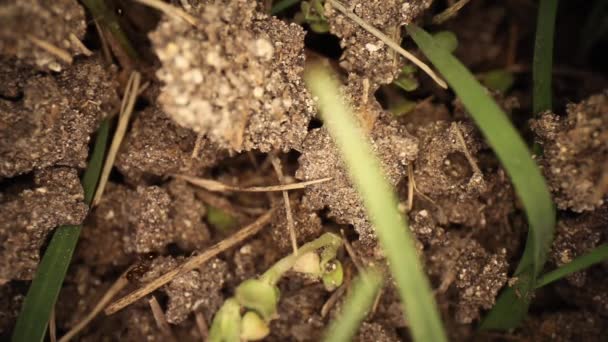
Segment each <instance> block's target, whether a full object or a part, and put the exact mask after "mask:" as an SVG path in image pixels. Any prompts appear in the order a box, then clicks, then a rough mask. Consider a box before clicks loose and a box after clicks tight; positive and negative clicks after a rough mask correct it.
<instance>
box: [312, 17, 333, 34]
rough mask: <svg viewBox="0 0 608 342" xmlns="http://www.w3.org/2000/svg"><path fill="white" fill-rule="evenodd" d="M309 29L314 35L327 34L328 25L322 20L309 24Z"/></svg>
mask: <svg viewBox="0 0 608 342" xmlns="http://www.w3.org/2000/svg"><path fill="white" fill-rule="evenodd" d="M310 29H311V30H313V31H315V32H316V33H327V32H329V24H328V23H327V21H325V20H323V19H321V20H319V21H313V22H311V23H310Z"/></svg>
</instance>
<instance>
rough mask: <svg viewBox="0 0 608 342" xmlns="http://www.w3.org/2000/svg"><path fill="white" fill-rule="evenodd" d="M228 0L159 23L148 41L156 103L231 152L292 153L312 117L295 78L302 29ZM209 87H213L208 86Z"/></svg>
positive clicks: (247, 3)
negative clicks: (193, 20)
mask: <svg viewBox="0 0 608 342" xmlns="http://www.w3.org/2000/svg"><path fill="white" fill-rule="evenodd" d="M255 8H256V3H255V2H252V1H247V0H231V1H229V2H227V3H225V4H222V5H219V4H209V5H205V6H202V7H201V8H200V9H198V10H197V11H195V12H194V14H195V16H196V17H197V18H198V19H199V20H200V25H199V26H197V27H192V26H191V25H190V24H187V23H185V22H184V21H182V20H178V19H165V20H163V21H162V22H161V23H160V25H159V27H158V29H157V30H156V31H154V32H153V33H152V34H151V35H150V38H151V40H152V43H153V45H154V48H155V50H156V52H157V54H158V57H159V59H160V61H161V62H162V64H163V66H162V68H161V69H159V71H158V72H157V76H158V78H159V79H160V80H161V81H163V82H164V86H163V88H162V91H161V94H160V96H159V98H158V102H159V103H160V104H161V105H162V107H163V109H164V110H165V111H166V112H167V114H168V115H169V116H170V117H171V118H173V120H175V121H176V122H177V123H179V124H180V125H182V126H184V127H188V128H191V129H193V130H195V131H196V132H198V133H200V134H205V135H207V137H208V138H209V140H210V141H212V142H214V143H216V144H218V145H219V146H220V147H221V148H225V149H228V150H230V151H237V152H240V151H250V150H253V149H259V150H260V151H263V152H268V151H270V150H272V149H279V150H283V151H287V150H289V149H291V148H296V147H298V146H299V145H300V144H301V143H302V140H303V139H304V137H305V135H306V128H307V125H308V122H309V121H310V118H311V116H312V115H313V113H314V109H313V102H312V99H311V97H310V95H309V94H308V92H307V91H306V90H305V88H304V83H303V80H302V78H301V76H302V72H303V67H304V50H303V47H304V44H303V43H304V31H303V30H302V28H301V27H299V26H297V25H295V24H291V25H288V24H285V23H284V22H282V21H280V20H277V19H275V18H271V17H268V16H267V15H265V14H262V13H259V12H257V11H256V9H255ZM210 85H213V86H210Z"/></svg>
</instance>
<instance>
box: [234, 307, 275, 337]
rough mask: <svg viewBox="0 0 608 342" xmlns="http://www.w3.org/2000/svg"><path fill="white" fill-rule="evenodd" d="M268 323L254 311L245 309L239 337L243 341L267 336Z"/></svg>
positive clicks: (268, 331) (268, 330)
mask: <svg viewBox="0 0 608 342" xmlns="http://www.w3.org/2000/svg"><path fill="white" fill-rule="evenodd" d="M269 333H270V328H268V324H266V322H264V320H263V319H262V318H261V317H260V315H258V314H257V313H256V312H254V311H247V312H246V313H245V315H244V316H243V320H242V322H241V339H242V340H245V341H259V340H261V339H263V338H264V337H266V336H268V334H269Z"/></svg>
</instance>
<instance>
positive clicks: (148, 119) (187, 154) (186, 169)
mask: <svg viewBox="0 0 608 342" xmlns="http://www.w3.org/2000/svg"><path fill="white" fill-rule="evenodd" d="M197 144H198V146H197ZM225 155H226V153H224V152H222V151H220V150H219V148H217V147H216V146H215V144H213V143H211V142H210V141H209V140H208V139H207V138H205V137H202V136H201V137H197V135H196V133H194V132H193V131H192V130H190V129H186V128H183V127H180V126H178V125H176V124H175V123H174V122H173V121H171V119H169V118H168V117H167V116H166V115H165V113H163V112H162V111H161V110H160V109H159V108H158V107H148V108H146V109H144V110H143V111H142V112H140V113H138V114H137V116H136V118H135V119H134V120H133V125H132V127H131V129H130V130H129V133H127V135H126V136H125V140H124V142H123V144H122V145H121V149H120V151H119V153H118V154H117V156H116V163H115V165H116V167H117V168H118V170H119V171H120V172H121V173H122V175H123V176H125V177H126V178H127V180H128V182H129V183H132V184H140V183H142V182H143V181H151V180H153V179H154V178H160V177H164V176H166V175H172V174H178V173H183V174H189V175H202V171H204V170H205V169H207V168H209V167H211V166H213V165H215V164H216V163H217V162H218V161H219V160H221V158H222V157H224V156H225Z"/></svg>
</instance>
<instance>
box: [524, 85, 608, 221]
mask: <svg viewBox="0 0 608 342" xmlns="http://www.w3.org/2000/svg"><path fill="white" fill-rule="evenodd" d="M567 112H568V114H567V116H566V117H564V118H561V117H559V116H557V115H555V114H553V113H544V114H542V115H541V116H540V118H538V119H536V120H532V122H531V126H532V129H533V130H534V131H535V133H536V134H537V135H538V140H539V143H540V144H541V146H542V147H543V156H542V158H541V159H540V162H541V165H542V166H543V171H544V174H545V178H546V179H547V183H548V185H549V187H550V189H551V191H552V192H553V199H554V201H555V202H556V204H557V207H558V208H560V209H569V210H572V211H575V212H582V211H586V210H593V209H595V208H598V207H599V206H601V205H602V203H604V200H603V198H604V197H605V195H606V194H607V193H608V178H607V177H608V115H606V113H608V92H604V93H602V94H598V95H594V96H591V97H589V98H588V99H587V100H585V101H583V102H581V103H579V104H570V105H568V107H567Z"/></svg>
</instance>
